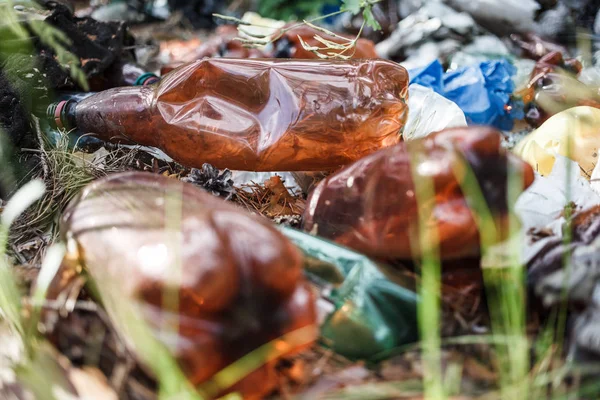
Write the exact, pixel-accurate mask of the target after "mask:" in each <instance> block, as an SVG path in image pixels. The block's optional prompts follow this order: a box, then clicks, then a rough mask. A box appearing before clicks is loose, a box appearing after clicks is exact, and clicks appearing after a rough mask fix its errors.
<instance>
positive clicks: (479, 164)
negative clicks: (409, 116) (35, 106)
mask: <svg viewBox="0 0 600 400" xmlns="http://www.w3.org/2000/svg"><path fill="white" fill-rule="evenodd" d="M411 159H413V160H415V161H414V165H412V166H411ZM457 166H458V167H460V170H466V168H470V169H471V170H472V171H473V174H474V175H475V178H476V179H477V182H478V184H479V186H480V188H481V191H482V193H483V197H484V199H485V201H486V203H487V206H488V207H489V210H490V212H491V214H492V216H493V217H494V219H495V222H496V227H497V228H498V230H499V236H502V235H505V234H506V233H507V229H508V225H507V223H508V210H509V206H508V204H507V177H508V171H509V166H510V168H511V170H513V171H516V173H520V174H521V176H522V179H523V187H527V186H529V185H530V184H531V183H532V182H533V178H534V176H533V170H532V168H531V167H530V166H529V164H527V163H526V162H524V161H522V160H521V159H519V158H518V157H516V156H514V155H513V154H511V153H510V152H508V151H506V150H505V149H503V148H502V147H501V135H500V134H499V133H498V132H497V131H496V130H494V129H492V128H488V127H471V128H455V129H447V130H443V131H441V132H436V133H434V134H432V135H430V136H427V137H425V138H423V139H418V140H414V141H411V142H402V143H400V144H398V145H396V146H393V147H390V148H387V149H383V150H381V151H378V152H377V153H374V154H372V155H370V156H368V157H365V158H363V159H361V160H359V161H357V162H355V163H354V164H352V165H349V166H348V167H346V168H344V169H343V170H341V171H339V172H337V173H335V174H334V175H331V176H329V177H328V178H327V179H325V180H324V181H322V182H321V183H320V184H319V185H318V186H317V187H316V189H315V190H314V191H313V192H312V194H311V196H310V197H309V199H308V202H307V206H306V211H305V213H304V229H305V230H307V231H310V232H314V233H315V234H317V235H319V236H323V237H325V238H329V239H333V240H335V241H336V242H338V243H340V244H343V245H345V246H348V247H351V248H354V249H356V250H358V251H361V252H363V253H365V254H367V255H369V256H373V257H378V258H385V259H405V260H406V259H412V258H413V256H415V257H418V256H419V253H420V250H419V248H418V241H417V239H416V238H417V236H416V235H417V232H418V223H419V211H421V212H423V213H426V215H427V224H428V225H427V227H426V229H428V230H429V229H431V230H433V229H437V234H438V237H439V247H440V255H441V258H442V259H444V260H449V259H459V258H465V257H475V256H478V255H479V252H480V245H479V231H478V228H477V223H476V220H475V218H474V215H473V213H474V212H473V210H472V208H471V205H472V204H474V199H473V198H469V196H467V195H465V194H464V193H463V192H462V189H461V187H462V186H461V185H462V184H463V183H464V182H465V176H464V174H462V175H458V174H455V171H456V167H457ZM413 171H414V172H413ZM413 173H414V176H413ZM413 179H430V180H431V181H432V182H433V185H434V190H435V196H434V197H433V198H431V199H427V201H424V203H425V204H421V205H419V204H418V203H417V199H416V195H415V190H416V189H415V184H414V180H413ZM503 238H504V237H501V239H503Z"/></svg>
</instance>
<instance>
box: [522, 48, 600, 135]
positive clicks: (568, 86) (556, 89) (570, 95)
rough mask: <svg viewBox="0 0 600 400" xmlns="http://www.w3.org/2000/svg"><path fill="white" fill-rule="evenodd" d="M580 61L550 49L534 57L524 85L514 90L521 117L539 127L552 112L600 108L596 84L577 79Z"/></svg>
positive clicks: (599, 95) (599, 97) (599, 94)
mask: <svg viewBox="0 0 600 400" xmlns="http://www.w3.org/2000/svg"><path fill="white" fill-rule="evenodd" d="M581 70H582V66H581V63H580V62H579V61H578V60H576V59H573V58H569V59H565V58H563V55H562V54H561V53H559V52H556V51H553V52H550V53H548V54H546V55H545V56H543V57H542V58H540V59H539V60H538V62H537V63H536V64H535V67H534V68H533V70H532V72H531V76H530V80H529V83H528V85H527V87H526V88H524V89H522V90H520V91H519V92H517V93H516V96H519V97H520V98H522V99H523V101H524V103H525V120H526V121H527V122H528V123H529V125H531V126H533V127H536V128H537V127H539V126H540V125H542V124H543V123H544V122H545V121H546V120H547V119H548V118H550V117H551V116H552V115H554V114H557V113H559V112H561V111H564V110H567V109H569V108H571V107H575V106H583V105H587V106H593V107H600V93H599V92H598V88H597V87H592V86H587V85H585V84H583V83H582V82H580V81H578V80H577V76H578V75H579V73H580V72H581Z"/></svg>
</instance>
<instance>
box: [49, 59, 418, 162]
mask: <svg viewBox="0 0 600 400" xmlns="http://www.w3.org/2000/svg"><path fill="white" fill-rule="evenodd" d="M407 95H408V73H407V72H406V70H405V69H404V68H403V67H401V66H400V65H398V64H396V63H393V62H390V61H385V60H378V59H373V60H349V61H322V60H303V61H295V60H271V59H224V58H222V59H205V60H201V61H196V62H193V63H190V64H187V65H185V66H183V67H181V68H179V69H177V70H175V71H173V72H172V73H170V74H168V75H166V76H165V77H163V78H162V80H161V81H160V82H159V83H157V84H154V85H150V86H145V87H126V88H116V89H111V90H107V91H103V92H100V93H97V94H95V95H93V96H90V97H88V98H86V99H85V100H82V101H80V102H78V103H77V102H74V101H71V102H61V103H58V104H54V105H52V106H51V108H50V109H49V114H50V115H51V117H52V118H53V119H54V120H55V121H56V122H57V124H58V125H62V126H64V127H67V128H73V127H77V128H78V129H79V130H80V131H81V132H82V133H93V134H96V135H97V136H98V137H100V138H101V139H103V140H112V141H126V142H133V143H138V144H141V145H147V146H155V147H158V148H160V149H162V150H163V151H164V152H165V153H167V154H168V155H169V156H171V157H172V158H173V159H175V160H176V161H178V162H180V163H182V164H184V165H187V166H191V167H198V168H199V167H201V166H202V164H204V163H210V164H212V165H214V166H215V167H217V168H230V169H238V170H254V171H299V170H301V171H322V170H333V169H336V168H338V167H340V166H343V165H345V164H349V163H351V162H353V161H356V160H358V159H359V158H361V157H364V156H366V155H368V154H370V153H373V152H374V151H376V150H379V149H380V148H383V147H386V146H389V145H393V144H395V143H397V142H398V141H399V140H400V135H401V132H402V128H403V126H404V123H405V120H406V117H407V106H406V100H407Z"/></svg>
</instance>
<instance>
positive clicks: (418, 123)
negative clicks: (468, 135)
mask: <svg viewBox="0 0 600 400" xmlns="http://www.w3.org/2000/svg"><path fill="white" fill-rule="evenodd" d="M463 126H467V120H466V119H465V114H464V113H463V112H462V110H461V109H460V108H459V107H458V106H457V105H456V104H455V103H454V102H452V101H450V100H448V99H446V98H445V97H443V96H441V95H439V94H437V93H436V92H434V91H433V90H432V89H430V88H427V87H425V86H421V85H419V84H416V83H413V84H412V85H410V86H409V87H408V119H407V120H406V125H405V126H404V132H403V134H402V137H403V139H404V140H413V139H419V138H423V137H425V136H427V135H429V134H430V133H433V132H438V131H441V130H443V129H446V128H457V127H463Z"/></svg>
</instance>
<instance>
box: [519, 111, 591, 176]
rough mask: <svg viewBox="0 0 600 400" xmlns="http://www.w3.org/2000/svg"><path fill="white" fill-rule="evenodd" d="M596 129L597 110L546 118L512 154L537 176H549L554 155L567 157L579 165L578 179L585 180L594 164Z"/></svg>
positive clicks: (567, 112) (562, 113) (560, 114)
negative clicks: (517, 156) (582, 178)
mask: <svg viewBox="0 0 600 400" xmlns="http://www.w3.org/2000/svg"><path fill="white" fill-rule="evenodd" d="M599 129H600V109H598V108H595V107H589V106H581V107H574V108H570V109H568V110H566V111H562V112H560V113H558V114H556V115H554V116H552V117H550V119H548V120H547V121H546V122H544V124H543V125H542V126H540V127H539V128H538V129H536V130H535V131H533V132H531V133H530V134H529V135H527V136H526V137H525V138H523V140H521V141H520V142H519V143H517V146H516V147H515V148H514V150H513V151H514V153H515V154H517V155H519V156H520V157H521V158H523V160H525V161H527V162H528V163H529V164H530V165H531V166H532V167H533V168H534V170H536V171H537V172H539V173H540V174H541V175H549V174H550V172H552V167H553V166H554V161H555V158H556V155H561V156H565V157H568V158H570V159H571V160H573V161H575V162H577V163H578V164H579V167H580V169H581V173H582V175H583V176H584V177H586V178H587V179H589V178H590V175H591V174H592V171H593V170H594V167H595V166H596V164H597V163H598V151H599V148H600V135H598V130H599Z"/></svg>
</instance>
